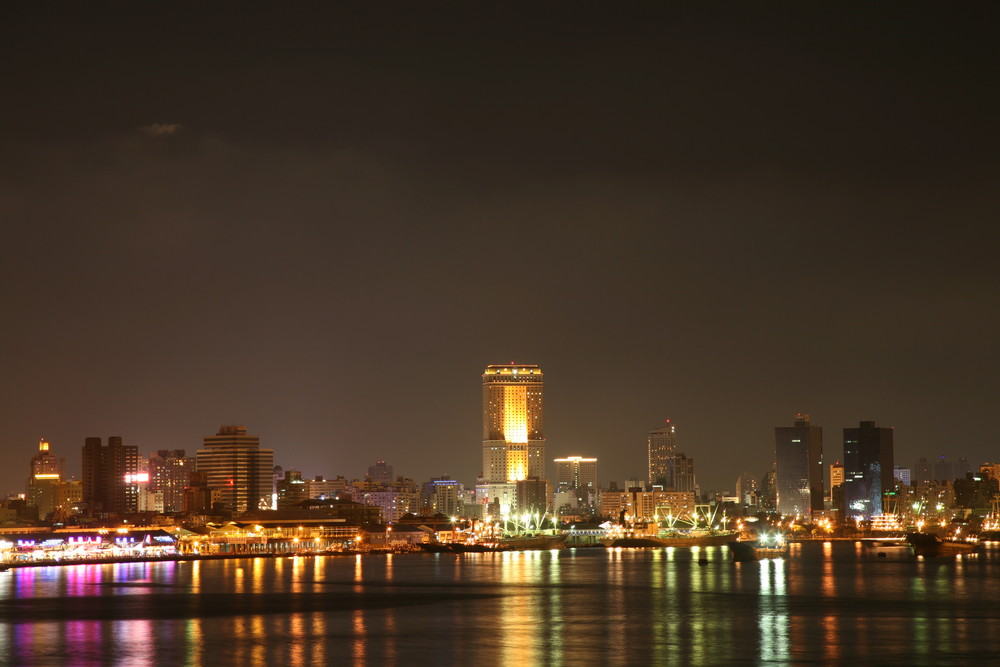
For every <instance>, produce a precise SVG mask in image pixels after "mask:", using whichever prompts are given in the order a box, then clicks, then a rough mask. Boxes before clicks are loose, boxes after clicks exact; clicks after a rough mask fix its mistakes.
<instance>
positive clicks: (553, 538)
mask: <svg viewBox="0 0 1000 667" xmlns="http://www.w3.org/2000/svg"><path fill="white" fill-rule="evenodd" d="M567 537H569V535H568V534H566V533H563V534H557V535H518V536H516V537H505V538H503V539H502V540H500V546H502V547H504V548H505V549H521V550H538V549H565V548H566V538H567Z"/></svg>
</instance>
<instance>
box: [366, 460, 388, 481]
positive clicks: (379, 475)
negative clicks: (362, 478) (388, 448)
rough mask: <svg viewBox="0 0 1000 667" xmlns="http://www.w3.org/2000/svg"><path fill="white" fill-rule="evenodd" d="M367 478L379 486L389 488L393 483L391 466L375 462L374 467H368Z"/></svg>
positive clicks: (382, 462) (383, 462)
mask: <svg viewBox="0 0 1000 667" xmlns="http://www.w3.org/2000/svg"><path fill="white" fill-rule="evenodd" d="M368 476H369V477H371V478H372V481H373V482H375V483H376V484H378V485H380V486H390V485H391V484H392V482H393V476H392V466H391V465H390V464H388V463H386V462H385V461H376V462H375V465H372V466H368Z"/></svg>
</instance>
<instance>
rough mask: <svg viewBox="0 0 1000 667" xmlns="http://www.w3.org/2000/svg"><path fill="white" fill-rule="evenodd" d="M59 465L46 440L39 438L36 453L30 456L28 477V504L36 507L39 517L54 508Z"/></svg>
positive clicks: (42, 517)
mask: <svg viewBox="0 0 1000 667" xmlns="http://www.w3.org/2000/svg"><path fill="white" fill-rule="evenodd" d="M61 467H62V466H60V464H59V458H58V457H57V456H56V455H55V454H53V453H52V452H50V451H49V443H48V441H47V440H45V439H44V438H42V439H41V440H39V441H38V453H37V454H35V455H34V456H32V457H31V476H30V477H28V504H29V505H31V506H33V507H37V508H38V518H39V519H45V517H46V516H47V515H48V514H49V513H50V512H51V511H52V510H54V509H55V508H56V505H57V499H56V494H57V487H58V486H59V480H60V478H61V473H60V468H61Z"/></svg>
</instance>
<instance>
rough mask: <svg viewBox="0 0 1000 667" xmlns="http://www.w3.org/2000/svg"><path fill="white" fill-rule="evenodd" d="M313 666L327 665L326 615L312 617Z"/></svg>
mask: <svg viewBox="0 0 1000 667" xmlns="http://www.w3.org/2000/svg"><path fill="white" fill-rule="evenodd" d="M312 635H313V638H314V639H313V641H312V642H311V646H312V664H314V665H325V664H326V641H325V637H326V614H313V615H312Z"/></svg>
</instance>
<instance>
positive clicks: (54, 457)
mask: <svg viewBox="0 0 1000 667" xmlns="http://www.w3.org/2000/svg"><path fill="white" fill-rule="evenodd" d="M512 366H513V365H508V366H502V365H496V366H490V367H489V368H493V369H500V368H509V367H512ZM516 366H518V367H519V368H533V369H538V366H537V365H530V364H528V365H526V364H519V365H516ZM537 372H538V374H539V379H540V377H541V371H540V370H537ZM484 389H485V385H484ZM539 394H540V392H539ZM488 400H489V399H488V395H487V394H486V393H485V392H484V404H483V410H484V412H483V418H484V432H485V430H486V428H487V421H488V420H489V418H490V415H489V411H488V406H487V402H488ZM540 403H541V401H540V397H539V412H540ZM522 407H525V406H522ZM495 416H496V415H495ZM521 416H522V417H524V415H523V414H522V415H521ZM499 418H500V422H499V423H505V422H504V419H503V415H502V411H501V412H500V413H499ZM796 420H797V421H796V425H795V427H780V426H776V427H773V428H772V431H771V432H772V434H774V433H777V432H781V431H782V430H783V429H787V430H788V432H789V433H791V432H792V431H794V430H795V428H797V427H800V426H801V427H804V428H809V427H810V420H811V416H810V415H804V414H802V413H798V414H796ZM803 420H804V421H803ZM507 421H509V420H507ZM522 421H523V422H524V423H520V422H519V423H518V424H515V425H514V428H515V430H518V429H521V430H523V429H522V427H524V426H526V424H527V420H526V419H524V420H522ZM538 421H539V423H540V422H541V420H540V419H539V420H538ZM665 421H666V423H667V424H668V426H667V427H666V428H659V429H652V430H650V431H648V432H647V433H646V434H645V435H646V437H645V442H644V443H642V447H643V448H644V453H645V457H646V467H647V468H650V453H651V452H652V449H651V444H652V441H653V440H654V436H657V435H659V434H662V433H665V432H666V433H667V434H668V439H669V442H670V443H671V445H670V447H672V448H676V442H677V439H676V438H677V436H676V424H675V423H674V422H672V420H670V419H666V420H665ZM861 424H862V428H864V427H865V426H870V425H872V424H875V422H872V421H865V420H861ZM820 430H821V429H820ZM856 430H857V429H856V428H853V427H844V428H843V431H844V433H845V434H846V433H847V432H848V431H856ZM877 430H878V431H880V432H888V433H889V434H890V435H889V436H888V437H889V440H890V443H891V442H892V434H894V433H895V427H890V428H879V429H877ZM246 432H247V429H246V427H245V426H243V425H235V424H225V425H223V426H222V427H220V428H219V432H218V433H217V434H216V435H214V436H203V438H202V442H201V444H200V445H196V446H197V447H203V446H204V444H205V443H206V442H208V441H209V440H220V441H223V442H230V441H232V442H235V441H237V440H245V441H246V442H247V443H250V446H252V447H255V446H259V442H260V437H259V436H256V435H252V436H248V435H246ZM525 432H527V431H526V430H525ZM484 434H485V433H484ZM788 438H792V436H791V435H789V436H788ZM845 438H846V435H845ZM113 439H114V440H116V441H118V442H121V437H120V436H116V437H115V438H113ZM92 440H94V441H99V440H100V438H91V437H88V438H85V441H92ZM109 440H110V439H109ZM488 442H490V441H486V440H484V441H483V445H484V447H483V454H482V460H483V462H484V464H485V463H486V462H488V460H489V457H488V455H487V452H486V450H487V449H488V446H487V443H488ZM542 442H543V443H544V440H542ZM50 446H51V443H50V442H49V440H48V439H46V438H41V439H40V440H39V442H38V444H37V445H36V447H37V448H38V453H37V454H36V456H35V457H33V458H31V459H30V466H31V469H32V475H34V474H35V470H36V467H37V464H36V463H35V461H36V460H39V457H40V456H43V457H45V460H46V461H51V462H52V463H51V464H49V465H50V467H51V466H55V465H58V468H59V471H60V474H59V475H56V477H62V478H65V479H69V478H75V479H82V478H83V475H82V470H83V469H82V468H80V466H79V465H77V463H78V462H79V458H78V457H75V456H73V455H72V454H71V455H70V456H67V455H66V453H60V452H58V451H50ZM130 446H131V447H133V448H135V449H136V456H138V460H144V457H145V456H146V454H145V452H146V449H145V448H144V447H142V446H137V445H130ZM774 446H775V443H774V439H773V435H772V440H771V443H770V445H769V447H770V449H769V450H768V451H763V452H758V456H757V458H756V459H754V460H756V461H757V467H756V468H753V469H752V470H750V471H744V473H743V474H749V475H750V476H751V477H752V478H754V479H755V480H756V481H760V480H761V478H762V477H763V476H764V475H766V474H767V472H768V470H770V469H771V468H770V466H771V465H772V464H777V462H778V458H779V456H778V453H777V452H775V449H774ZM83 449H84V451H86V447H84V448H83ZM541 449H542V452H541V454H540V456H542V457H543V459H542V462H543V463H544V464H545V468H544V470H545V472H544V475H542V478H543V479H544V478H547V479H549V480H550V481H553V482H555V481H556V480H557V478H558V477H559V470H558V467H557V466H558V462H559V461H564V462H565V461H570V460H574V459H580V456H579V452H576V453H574V454H561V455H560V457H558V458H555V459H551V461H549V460H546V459H544V455H545V454H544V451H545V450H544V445H543V446H542V448H541ZM890 449H891V445H890ZM846 450H847V446H846V440H845V445H844V448H843V449H842V448H841V444H840V443H839V442H837V443H834V444H833V445H831V446H828V447H827V451H825V452H821V454H820V460H821V461H822V466H823V472H822V474H821V475H820V477H819V479H820V480H821V484H822V485H823V489H824V490H825V492H826V493H829V491H830V485H831V484H835V483H836V482H835V480H833V479H831V478H830V476H829V475H830V473H829V471H828V470H826V469H828V468H830V466H831V462H832V461H836V462H839V461H840V460H842V459H844V458H845V457H848V456H849V453H848V451H846ZM261 451H262V452H264V453H265V454H266V455H267V457H268V459H267V460H268V461H271V464H270V465H276V466H278V467H282V466H284V467H286V468H290V469H300V470H301V469H305V470H306V477H308V478H311V477H313V476H317V475H318V476H320V477H323V476H325V477H330V476H331V475H341V476H344V477H345V478H347V479H361V478H364V477H365V473H364V472H359V471H352V470H344V469H333V470H319V469H318V468H317V469H316V470H313V469H312V468H310V467H309V466H296V465H291V464H290V463H288V462H284V461H283V460H282V453H281V452H280V451H274V450H273V449H267V450H261ZM168 453H169V454H174V453H175V452H168V451H167V450H152V451H149V453H148V456H149V457H150V458H151V459H153V458H156V457H157V456H164V455H166V454H168ZM181 453H183V450H181ZM195 453H196V452H195ZM677 454H678V456H680V457H685V454H684V453H681V452H680V451H679V450H678V451H677ZM707 454H709V455H711V452H707ZM953 454H954V455H956V456H958V457H959V460H960V461H963V462H965V463H964V466H965V468H963V470H966V471H974V470H976V469H977V468H978V466H979V465H980V464H981V463H987V462H992V461H995V460H996V459H998V458H1000V457H998V456H994V457H992V458H984V459H983V460H982V461H977V460H972V461H969V460H968V457H966V456H964V455H963V453H962V452H961V451H959V452H957V453H955V452H953ZM948 456H949V455H948V454H938V455H934V454H931V455H930V460H929V462H928V458H927V456H926V455H924V454H923V453H919V454H915V453H906V454H905V455H903V456H902V457H899V458H896V459H895V461H896V465H895V466H894V467H897V468H899V467H903V468H906V469H912V470H914V474H915V475H916V470H917V468H918V467H919V466H920V465H921V462H927V463H926V465H927V466H933V465H937V466H938V467H940V466H941V465H943V464H940V463H937V462H938V461H948ZM562 457H568V458H562ZM768 457H770V461H771V463H766V460H768ZM525 458H526V457H525ZM550 458H551V457H550ZM685 458H686V457H685ZM191 460H192V461H193V460H194V458H192V459H191ZM582 460H584V461H596V460H597V459H595V458H588V457H583V459H582ZM67 461H68V463H67ZM911 463H912V465H911ZM550 464H551V465H550ZM947 465H948V466H950V465H951V463H950V462H948V464H947ZM139 467H142V465H141V464H140V465H139ZM363 467H364V468H365V469H366V471H367V473H368V475H372V471H373V470H380V469H381V468H383V467H384V468H385V469H387V470H388V471H390V472H391V471H392V469H393V464H392V463H391V462H389V463H387V462H386V460H385V459H382V458H380V459H378V460H376V461H374V465H373V464H372V463H371V462H369V464H368V465H366V466H363ZM483 467H485V465H484V466H483ZM265 468H268V470H270V468H269V467H268V466H265ZM602 468H603V465H602ZM758 468H759V470H758ZM262 470H263V468H262ZM717 470H718V468H717V467H714V466H710V467H708V471H709V475H708V476H716V477H717V476H718V474H717V473H716V474H715V475H712V474H711V472H712V471H717ZM48 472H51V471H48ZM264 474H265V473H263V472H261V473H260V475H261V476H263V475H264ZM267 474H268V475H269V474H270V473H269V472H268V473H267ZM401 474H404V475H405V476H407V477H410V478H411V479H427V478H434V477H436V476H437V475H430V476H428V477H423V476H421V475H420V474H410V473H408V472H404V473H401ZM445 474H447V473H445ZM841 474H843V473H841ZM963 474H964V473H963ZM691 476H692V479H693V477H694V476H693V474H692V475H691ZM740 476H742V474H741V475H740ZM888 476H889V477H890V478H891V476H892V473H889V475H888ZM957 476H958V477H961V475H957ZM450 477H451V478H452V479H457V480H458V481H460V482H462V483H463V484H465V485H466V486H467V487H468V488H473V487H474V486H475V481H476V479H478V476H475V477H472V478H469V479H466V478H462V477H458V478H456V477H455V476H453V475H452V476H450ZM525 477H527V474H525V475H524V476H523V477H520V479H524V478H525ZM883 477H885V474H884V473H883ZM949 477H950V475H943V476H942V475H937V476H936V478H941V479H946V478H949ZM738 478H739V476H738ZM738 478H737V479H738ZM630 479H631V480H645V478H644V477H642V476H637V475H633V474H627V475H620V476H618V477H615V476H607V475H604V474H602V475H601V477H600V478H599V479H598V483H599V484H600V485H601V486H604V485H605V484H607V483H608V482H616V483H621V482H624V481H627V480H630ZM915 479H916V477H915ZM511 481H516V478H515V479H512V480H511ZM646 481H648V482H649V483H650V485H652V484H653V482H652V481H649V480H646ZM261 484H264V483H263V482H261ZM737 484H738V482H737V481H736V480H734V481H733V484H731V485H730V486H726V485H725V484H723V485H719V486H707V485H704V484H701V483H698V488H699V489H700V491H701V492H709V491H712V492H725V491H732V490H733V489H734V488H736V485H737ZM882 484H885V481H884V480H883V482H882ZM22 486H23V484H22ZM682 490H687V487H684V489H682ZM21 492H23V489H20V488H17V487H16V486H15V487H12V488H10V489H7V490H6V491H4V493H5V494H8V495H10V494H17V493H21ZM812 495H814V496H815V495H816V492H815V491H814V492H813V493H812ZM786 509H787V508H786Z"/></svg>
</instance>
